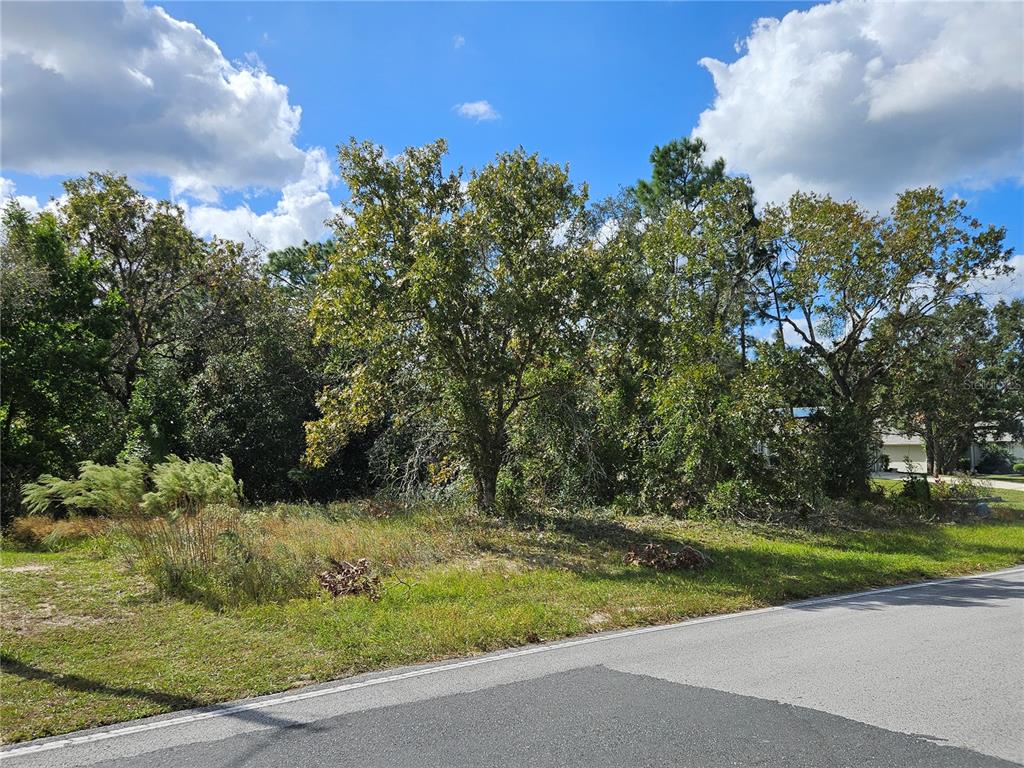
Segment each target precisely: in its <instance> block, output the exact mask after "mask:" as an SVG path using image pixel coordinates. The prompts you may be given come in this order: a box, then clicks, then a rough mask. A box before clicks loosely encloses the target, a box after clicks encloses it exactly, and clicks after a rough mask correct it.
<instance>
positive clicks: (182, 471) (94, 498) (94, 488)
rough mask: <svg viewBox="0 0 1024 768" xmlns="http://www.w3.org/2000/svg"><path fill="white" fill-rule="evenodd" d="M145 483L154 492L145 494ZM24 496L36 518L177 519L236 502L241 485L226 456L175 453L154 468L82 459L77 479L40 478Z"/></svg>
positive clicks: (139, 463) (26, 487)
mask: <svg viewBox="0 0 1024 768" xmlns="http://www.w3.org/2000/svg"><path fill="white" fill-rule="evenodd" d="M147 485H148V486H149V487H151V488H152V490H150V491H148V492H147V490H146V488H147ZM22 493H23V502H24V504H25V507H26V508H27V509H28V510H29V512H30V513H31V514H34V515H42V514H46V513H58V512H59V513H63V514H85V515H98V516H103V517H112V518H124V517H130V516H135V515H138V514H140V513H142V514H145V515H164V516H169V517H176V516H178V515H181V514H193V513H195V512H197V511H198V510H200V509H201V508H203V507H204V506H207V505H210V504H235V503H237V502H238V501H239V500H240V498H241V495H242V487H241V483H239V482H236V481H235V478H234V467H233V466H232V464H231V459H229V458H227V457H226V456H223V457H221V461H220V463H219V464H214V463H212V462H209V461H203V460H201V459H191V460H188V461H185V460H182V459H179V458H178V457H177V456H174V455H171V456H169V457H168V458H167V460H166V461H164V462H162V463H160V464H156V465H154V466H153V467H152V468H151V469H147V467H146V464H145V463H144V462H143V461H142V460H141V459H139V458H138V457H134V456H133V457H128V458H125V459H121V460H119V461H118V462H117V463H116V464H112V465H103V464H96V463H94V462H91V461H83V462H82V463H81V464H80V465H79V472H78V477H77V478H75V479H72V480H62V479H60V478H58V477H54V476H53V475H41V476H40V477H39V479H38V480H36V481H35V482H32V483H26V484H25V485H24V486H23V487H22Z"/></svg>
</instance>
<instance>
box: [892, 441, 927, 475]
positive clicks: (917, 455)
mask: <svg viewBox="0 0 1024 768" xmlns="http://www.w3.org/2000/svg"><path fill="white" fill-rule="evenodd" d="M882 453H884V454H885V455H886V456H888V457H889V469H890V470H892V471H893V472H906V471H907V470H908V469H909V470H910V471H911V472H927V471H928V454H927V453H926V452H925V450H924V446H923V445H920V444H914V443H907V444H905V445H884V446H882ZM908 458H909V459H910V465H909V466H908V465H907V459H908Z"/></svg>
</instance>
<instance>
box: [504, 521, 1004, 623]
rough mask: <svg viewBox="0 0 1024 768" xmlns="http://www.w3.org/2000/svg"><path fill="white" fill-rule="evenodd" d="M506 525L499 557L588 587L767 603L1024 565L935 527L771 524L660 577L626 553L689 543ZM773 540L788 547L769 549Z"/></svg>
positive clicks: (971, 590)
mask: <svg viewBox="0 0 1024 768" xmlns="http://www.w3.org/2000/svg"><path fill="white" fill-rule="evenodd" d="M505 525H507V526H508V528H509V529H512V530H513V531H515V532H516V534H517V535H516V536H513V537H511V538H510V539H504V538H502V537H498V539H497V542H496V545H495V546H494V548H493V551H495V552H499V553H500V554H502V555H504V556H506V557H509V558H511V559H515V560H519V561H520V562H524V563H526V564H528V565H531V566H538V565H539V566H546V567H555V568H562V569H565V570H569V571H572V572H573V573H575V574H576V575H577V576H578V577H579V578H580V579H582V580H583V581H586V582H619V583H629V584H635V585H638V586H639V585H644V584H651V585H657V586H660V587H668V588H670V589H671V588H672V586H673V585H678V586H679V587H680V588H685V589H697V590H700V591H708V592H714V593H716V594H719V595H730V596H745V597H749V598H751V599H752V600H755V601H758V602H762V603H779V602H785V601H789V600H801V599H806V598H811V597H816V596H820V595H830V594H841V593H843V592H850V591H853V590H866V589H870V588H873V587H880V586H885V585H889V584H894V583H899V582H913V581H915V580H923V579H928V578H934V577H935V575H936V573H938V572H939V571H940V570H941V569H940V568H939V567H938V566H939V565H940V564H942V563H946V564H949V563H953V562H955V561H957V560H960V559H963V558H968V559H969V558H970V556H972V555H976V554H986V555H1000V556H1007V555H1009V556H1012V557H1014V559H1016V560H1018V561H1021V560H1024V551H1022V550H1021V549H1020V548H1019V547H1013V546H1002V545H997V544H984V543H965V542H960V541H957V540H956V539H955V538H954V537H953V536H952V535H951V534H950V533H949V532H947V531H946V530H944V529H943V528H941V527H938V526H935V527H931V526H915V527H913V528H896V527H892V528H889V527H887V528H883V529H877V530H874V529H867V530H849V529H839V530H833V531H814V530H804V529H793V528H785V527H775V526H767V525H765V526H755V527H754V528H753V529H751V530H749V531H745V534H746V535H747V536H749V535H753V536H756V537H757V538H758V539H760V540H761V542H762V544H763V545H764V546H751V544H750V542H749V541H744V542H743V543H738V544H735V545H731V544H728V543H721V542H715V543H710V542H709V543H704V542H694V546H696V547H697V548H698V549H700V550H702V551H703V552H705V553H706V554H707V555H708V556H710V557H711V559H712V563H713V564H712V566H711V567H710V568H708V569H705V570H700V571H674V572H658V571H654V570H652V569H649V568H639V567H629V568H627V567H624V560H623V558H624V555H625V553H626V552H627V551H629V550H630V549H632V548H639V547H642V546H643V545H644V544H647V543H654V544H658V545H662V546H664V547H666V548H667V549H669V550H674V549H679V548H680V547H681V546H683V544H684V543H685V542H684V540H683V538H682V537H680V538H676V537H674V536H672V535H670V534H667V533H665V532H659V531H658V530H651V529H646V530H643V529H640V530H638V529H636V528H631V527H629V526H627V525H625V524H624V523H623V522H622V521H619V520H616V519H615V518H613V517H599V516H587V515H572V514H566V513H557V512H556V513H553V514H547V515H530V516H522V517H519V518H516V519H514V520H509V521H506V522H505ZM506 530H508V529H506ZM680 533H684V534H685V531H680ZM745 538H746V537H745ZM772 542H777V543H778V544H779V545H782V546H781V547H780V546H772V545H771V543H772ZM844 554H846V555H848V556H847V557H844V556H843V555H844ZM922 558H924V560H925V561H924V562H922ZM928 560H932V561H935V566H936V567H935V568H932V567H930V564H929V563H928V562H927V561H928ZM1015 598H1024V583H1019V582H1015V581H1012V580H1009V579H1006V578H999V577H989V578H978V579H973V580H971V581H966V582H957V583H956V584H955V585H952V584H951V585H944V586H943V587H935V588H928V587H922V588H919V589H912V590H902V591H899V592H889V593H882V594H879V595H872V596H865V597H863V598H850V599H848V600H843V601H841V602H836V603H826V604H819V605H812V606H803V607H801V609H802V610H817V609H820V608H823V607H827V606H832V605H842V606H845V607H848V608H851V609H855V610H878V609H881V608H884V607H886V606H893V605H906V604H915V605H946V606H963V607H971V606H978V605H981V604H984V603H986V602H988V601H992V600H1007V599H1015Z"/></svg>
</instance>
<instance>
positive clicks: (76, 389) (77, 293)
mask: <svg viewBox="0 0 1024 768" xmlns="http://www.w3.org/2000/svg"><path fill="white" fill-rule="evenodd" d="M2 231H3V235H2V243H0V299H2V304H3V334H2V336H0V368H2V370H3V388H2V396H0V457H2V459H0V465H2V466H0V475H2V493H0V507H2V509H3V515H4V517H5V518H6V517H8V516H10V515H11V514H13V513H15V512H16V511H17V510H18V507H19V503H20V491H19V489H20V486H21V484H22V483H23V482H25V481H26V480H28V479H30V478H33V477H36V476H37V475H39V474H40V473H43V472H46V473H58V474H62V473H66V472H69V471H71V470H73V468H74V467H75V465H76V463H77V462H78V461H80V460H82V459H83V458H93V459H96V460H104V459H110V458H113V456H114V455H115V454H116V452H117V450H118V448H119V447H120V446H119V445H118V444H117V442H116V438H115V439H114V440H112V439H111V434H112V430H111V429H110V426H111V411H110V409H109V407H108V405H107V403H106V402H105V398H104V393H103V391H102V389H101V379H102V372H103V360H104V358H105V355H106V354H107V350H108V348H109V344H110V339H111V336H112V333H113V324H112V314H111V307H110V304H109V303H108V302H104V301H101V300H100V298H99V295H98V292H97V290H96V287H95V282H94V281H95V278H96V273H97V267H96V263H95V262H94V261H93V260H92V258H91V257H90V256H89V255H88V254H82V253H75V252H73V251H72V250H70V249H69V248H68V247H67V243H66V241H65V238H64V233H63V231H62V227H61V224H60V222H59V220H58V219H57V218H56V217H55V216H53V215H52V214H49V213H43V214H39V215H38V216H31V215H29V214H28V213H27V212H25V211H24V210H23V209H21V208H19V207H18V205H17V203H14V202H11V203H8V204H7V205H6V206H5V209H4V211H3V222H2Z"/></svg>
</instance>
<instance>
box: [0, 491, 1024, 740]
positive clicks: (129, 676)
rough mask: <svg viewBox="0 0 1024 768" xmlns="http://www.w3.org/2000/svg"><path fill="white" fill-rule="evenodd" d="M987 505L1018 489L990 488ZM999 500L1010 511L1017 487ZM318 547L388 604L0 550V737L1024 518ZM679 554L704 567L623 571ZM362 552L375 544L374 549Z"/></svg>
mask: <svg viewBox="0 0 1024 768" xmlns="http://www.w3.org/2000/svg"><path fill="white" fill-rule="evenodd" d="M1000 493H1001V494H1002V495H1003V496H1008V495H1010V494H1016V493H1017V492H1016V491H1012V492H1009V491H1000ZM1019 496H1020V498H1019V499H1011V500H1009V503H1010V505H1011V506H1012V507H1016V506H1017V505H1018V504H1020V508H1021V510H1024V492H1021V493H1020V494H1019ZM336 520H337V521H336V522H334V523H331V524H330V526H328V527H323V524H322V523H320V522H317V525H318V526H321V532H320V535H322V536H326V537H328V538H330V537H331V536H335V537H337V539H338V541H340V542H341V544H339V545H338V546H343V547H344V549H345V551H346V552H357V551H360V548H361V547H364V548H365V549H364V550H363V551H364V553H365V554H366V555H367V556H369V557H371V558H373V557H375V556H377V555H378V554H379V560H380V562H381V565H382V566H383V568H384V570H385V573H386V574H387V575H386V576H385V578H384V584H385V594H384V596H383V599H381V600H380V601H379V602H371V601H370V600H368V599H366V598H365V597H347V598H341V599H337V600H332V599H330V598H327V597H317V598H304V599H293V600H290V601H287V602H284V603H273V604H264V605H250V606H248V607H242V608H234V609H230V610H223V611H213V610H210V609H209V608H206V607H203V606H201V605H197V604H191V603H187V602H183V601H180V600H172V599H163V598H160V597H159V596H157V595H155V594H154V593H153V591H152V590H151V588H150V587H149V586H148V585H147V584H146V583H145V582H144V581H143V580H142V579H141V578H140V577H139V576H138V575H137V574H136V573H134V572H133V571H132V570H131V569H130V568H129V567H128V565H127V564H126V563H125V561H124V559H123V558H122V557H121V556H120V555H119V554H118V553H117V550H116V547H113V546H109V545H106V544H105V541H106V540H105V538H104V537H101V538H100V539H99V540H96V541H92V542H85V543H82V544H79V545H76V546H73V547H72V548H70V549H68V550H66V551H62V552H52V553H38V552H18V551H5V552H3V553H2V558H0V568H2V571H0V577H2V590H3V595H2V597H3V600H2V608H0V610H2V619H3V621H2V630H0V639H2V653H3V657H2V686H3V687H2V690H3V700H2V703H0V723H2V729H3V730H2V737H3V740H4V741H6V742H11V741H19V740H24V739H30V738H36V737H40V736H45V735H50V734H57V733H64V732H68V731H71V730H75V729H79V728H85V727H89V726H96V725H101V724H105V723H111V722H115V721H120V720H125V719H129V718H136V717H142V716H145V715H152V714H156V713H160V712H167V711H170V710H174V709H180V708H184V707H191V706H198V705H203V704H209V703H213V702H217V701H223V700H226V699H232V698H237V697H243V696H251V695H257V694H263V693H269V692H272V691H278V690H283V689H287V688H289V687H293V686H296V685H302V684H306V683H311V682H314V681H321V680H327V679H332V678H337V677H343V676H346V675H351V674H355V673H358V672H364V671H368V670H373V669H380V668H383V667H388V666H393V665H399V664H408V663H414V662H422V661H428V660H433V659H440V658H445V657H452V656H461V655H467V654H475V653H480V652H484V651H491V650H495V649H499V648H503V647H508V646H514V645H519V644H523V643H527V642H534V641H537V640H552V639H555V638H560V637H565V636H569V635H577V634H582V633H587V632H593V631H598V630H603V629H610V628H615V627H625V626H631V625H640V624H651V623H660V622H669V621H675V620H679V619H682V618H686V617H692V616H699V615H703V614H711V613H721V612H730V611H736V610H741V609H746V608H755V607H760V606H765V605H772V604H778V603H781V602H784V601H786V600H792V599H797V598H802V597H808V596H812V595H820V594H826V593H834V592H842V591H848V590H856V589H863V588H868V587H873V586H881V585H885V584H892V583H897V582H905V581H913V580H916V579H923V578H929V577H938V576H944V575H951V574H962V573H968V572H972V571H981V570H994V569H998V568H1002V567H1006V566H1010V565H1013V564H1016V563H1020V562H1024V525H1020V524H1014V523H1002V522H993V523H991V524H974V525H959V526H952V525H942V526H915V527H903V528H887V529H867V530H829V531H826V532H814V531H809V530H803V529H796V528H785V527H769V526H738V525H733V524H726V523H696V522H685V521H674V520H669V519H665V518H639V517H613V516H610V515H605V514H598V513H594V514H587V515H578V516H570V515H563V514H556V513H551V514H547V515H541V516H537V517H535V518H531V519H530V520H529V521H528V524H527V523H526V522H521V523H520V524H518V525H516V524H512V523H508V522H498V521H489V520H483V519H479V518H475V517H473V516H468V517H467V516H463V515H461V514H459V513H455V512H449V513H444V514H442V513H441V512H436V513H434V514H430V515H423V514H420V513H416V514H402V513H396V514H394V515H392V516H391V517H390V518H387V519H382V520H381V519H376V518H370V517H369V516H368V515H362V514H356V513H353V514H347V515H341V516H336ZM646 541H655V542H661V543H665V544H667V545H669V546H675V545H678V543H680V542H687V543H691V544H694V545H695V546H698V547H699V548H701V549H703V550H704V551H705V552H707V553H708V554H709V555H710V556H711V557H712V558H713V560H714V564H713V566H712V567H711V568H709V569H708V570H705V571H701V572H684V573H657V572H654V571H651V570H648V569H644V568H640V567H638V566H626V565H624V564H623V554H624V552H625V550H626V548H627V547H628V546H630V545H634V544H637V543H641V542H646ZM375 548H377V549H375Z"/></svg>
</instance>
